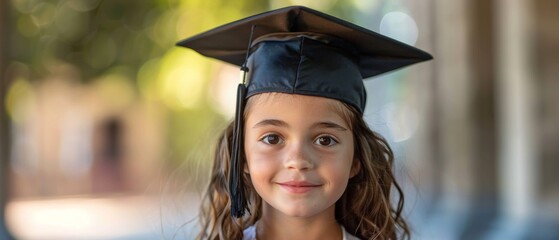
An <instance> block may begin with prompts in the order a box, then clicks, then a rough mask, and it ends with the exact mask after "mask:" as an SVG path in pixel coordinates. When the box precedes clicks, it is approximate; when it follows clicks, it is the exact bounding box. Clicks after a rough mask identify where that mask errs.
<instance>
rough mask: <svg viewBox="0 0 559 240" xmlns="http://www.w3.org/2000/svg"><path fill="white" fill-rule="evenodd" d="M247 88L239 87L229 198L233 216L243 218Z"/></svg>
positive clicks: (244, 206) (245, 203) (245, 201)
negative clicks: (244, 125)
mask: <svg viewBox="0 0 559 240" xmlns="http://www.w3.org/2000/svg"><path fill="white" fill-rule="evenodd" d="M245 96H246V87H245V84H244V83H240V84H239V86H238V87H237V107H236V112H235V129H234V130H233V149H232V152H231V162H230V164H229V196H230V199H231V216H232V217H234V218H240V217H243V216H244V214H245V209H248V206H247V205H248V203H247V199H246V189H245V185H244V182H243V173H244V169H243V168H244V166H243V148H244V147H243V145H244V144H243V139H244V138H243V133H244V128H243V122H244V121H243V113H244V107H245V104H244V102H245Z"/></svg>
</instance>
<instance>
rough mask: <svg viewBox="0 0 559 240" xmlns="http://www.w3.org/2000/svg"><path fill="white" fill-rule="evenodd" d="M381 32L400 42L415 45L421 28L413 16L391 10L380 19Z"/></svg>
mask: <svg viewBox="0 0 559 240" xmlns="http://www.w3.org/2000/svg"><path fill="white" fill-rule="evenodd" d="M380 33H381V34H383V35H386V36H389V37H391V38H394V39H396V40H398V41H400V42H403V43H406V44H409V45H415V43H416V41H417V37H418V35H419V30H418V28H417V24H416V23H415V21H414V20H413V18H412V17H411V16H409V15H408V14H406V13H403V12H389V13H387V14H385V15H384V16H383V17H382V20H381V21H380Z"/></svg>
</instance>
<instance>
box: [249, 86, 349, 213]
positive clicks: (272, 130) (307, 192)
mask: <svg viewBox="0 0 559 240" xmlns="http://www.w3.org/2000/svg"><path fill="white" fill-rule="evenodd" d="M253 98H257V99H251V100H253V101H256V102H252V104H250V105H249V106H248V109H247V111H248V115H247V117H246V118H245V119H246V123H245V152H246V157H247V165H248V166H247V169H246V171H248V172H249V174H250V177H251V180H252V184H253V186H254V188H255V189H256V191H257V193H258V195H259V196H260V197H261V198H262V199H263V200H264V202H263V205H264V211H265V212H268V211H274V212H276V213H277V212H279V213H283V214H285V215H287V216H292V217H311V216H315V215H317V214H319V213H323V212H325V210H329V211H331V213H332V214H333V213H334V204H335V203H336V201H337V200H338V199H339V198H340V197H341V196H342V194H343V193H344V191H345V188H346V186H347V183H348V180H349V178H350V177H351V176H353V175H355V170H356V167H357V166H356V165H357V164H358V163H357V161H355V163H354V159H353V152H354V147H353V144H354V143H353V135H352V133H351V129H350V126H349V124H348V123H347V122H346V121H345V120H344V118H343V117H342V113H341V111H340V108H341V106H342V104H341V103H339V102H338V101H336V100H333V99H328V98H321V97H311V96H303V95H291V94H281V93H264V94H260V95H257V96H254V97H253Z"/></svg>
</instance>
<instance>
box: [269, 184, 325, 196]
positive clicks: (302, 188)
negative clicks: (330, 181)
mask: <svg viewBox="0 0 559 240" xmlns="http://www.w3.org/2000/svg"><path fill="white" fill-rule="evenodd" d="M277 184H278V185H279V186H280V187H282V188H283V189H285V190H286V191H288V192H290V193H307V192H309V191H311V190H313V189H317V188H319V187H320V186H322V185H321V184H315V183H310V182H307V181H288V182H279V183H277Z"/></svg>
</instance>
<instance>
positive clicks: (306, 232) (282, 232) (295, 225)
mask: <svg viewBox="0 0 559 240" xmlns="http://www.w3.org/2000/svg"><path fill="white" fill-rule="evenodd" d="M334 209H335V206H331V207H330V208H328V209H326V210H325V211H323V212H322V213H319V214H317V215H314V216H310V217H291V216H287V215H285V214H283V213H281V212H278V211H277V210H275V209H273V207H271V206H269V205H267V204H266V203H264V206H263V212H262V213H263V214H262V218H261V219H260V220H259V221H258V225H257V228H256V235H257V239H271V240H276V239H288V240H297V239H311V240H312V239H321V240H322V239H324V240H330V239H332V240H341V239H342V230H341V228H340V225H339V224H338V223H337V222H336V217H335V211H334Z"/></svg>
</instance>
